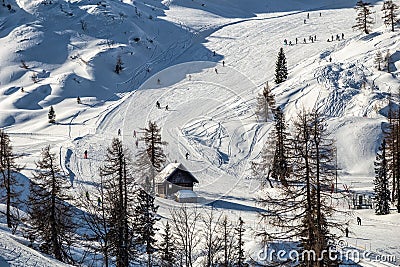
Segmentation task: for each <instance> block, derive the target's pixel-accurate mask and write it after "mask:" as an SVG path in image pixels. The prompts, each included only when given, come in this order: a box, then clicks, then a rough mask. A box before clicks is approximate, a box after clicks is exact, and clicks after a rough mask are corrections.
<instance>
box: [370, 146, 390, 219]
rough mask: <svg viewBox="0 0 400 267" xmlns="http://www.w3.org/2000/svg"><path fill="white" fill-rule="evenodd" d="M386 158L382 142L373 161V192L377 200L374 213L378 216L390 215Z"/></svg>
mask: <svg viewBox="0 0 400 267" xmlns="http://www.w3.org/2000/svg"><path fill="white" fill-rule="evenodd" d="M386 157H387V155H386V142H385V140H383V141H382V144H381V146H380V147H379V152H378V153H377V155H376V160H375V180H374V184H375V187H374V191H375V195H376V200H377V205H376V208H375V213H376V214H378V215H384V214H389V213H390V191H389V178H388V164H387V159H386Z"/></svg>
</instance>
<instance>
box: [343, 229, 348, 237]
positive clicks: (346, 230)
mask: <svg viewBox="0 0 400 267" xmlns="http://www.w3.org/2000/svg"><path fill="white" fill-rule="evenodd" d="M344 231H345V232H346V237H349V228H347V227H346V229H344Z"/></svg>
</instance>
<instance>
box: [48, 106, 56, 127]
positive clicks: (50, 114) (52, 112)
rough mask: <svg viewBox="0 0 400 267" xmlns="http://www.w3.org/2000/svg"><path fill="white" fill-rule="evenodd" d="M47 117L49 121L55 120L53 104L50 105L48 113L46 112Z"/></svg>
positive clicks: (53, 121)
mask: <svg viewBox="0 0 400 267" xmlns="http://www.w3.org/2000/svg"><path fill="white" fill-rule="evenodd" d="M47 117H48V118H49V123H55V122H56V112H55V111H54V108H53V106H50V109H49V114H48V116H47Z"/></svg>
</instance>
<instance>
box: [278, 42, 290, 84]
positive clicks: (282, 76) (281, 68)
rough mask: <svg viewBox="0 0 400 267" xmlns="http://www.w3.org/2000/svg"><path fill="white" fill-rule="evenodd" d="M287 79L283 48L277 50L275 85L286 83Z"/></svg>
mask: <svg viewBox="0 0 400 267" xmlns="http://www.w3.org/2000/svg"><path fill="white" fill-rule="evenodd" d="M287 78H288V71H287V63H286V56H285V53H284V52H283V48H282V47H281V49H280V50H279V53H278V59H277V61H276V67H275V83H276V84H279V83H282V82H284V81H286V80H287Z"/></svg>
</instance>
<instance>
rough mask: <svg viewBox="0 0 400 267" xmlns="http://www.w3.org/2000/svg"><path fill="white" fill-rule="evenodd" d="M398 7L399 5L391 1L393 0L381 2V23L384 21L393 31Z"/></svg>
mask: <svg viewBox="0 0 400 267" xmlns="http://www.w3.org/2000/svg"><path fill="white" fill-rule="evenodd" d="M398 9H399V6H398V5H396V4H395V3H393V1H391V0H389V1H385V2H384V3H383V7H382V11H383V12H384V16H383V17H382V18H383V23H385V25H386V26H390V27H391V29H392V32H394V27H395V25H396V23H397V22H398V18H397V16H398V13H397V12H398Z"/></svg>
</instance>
